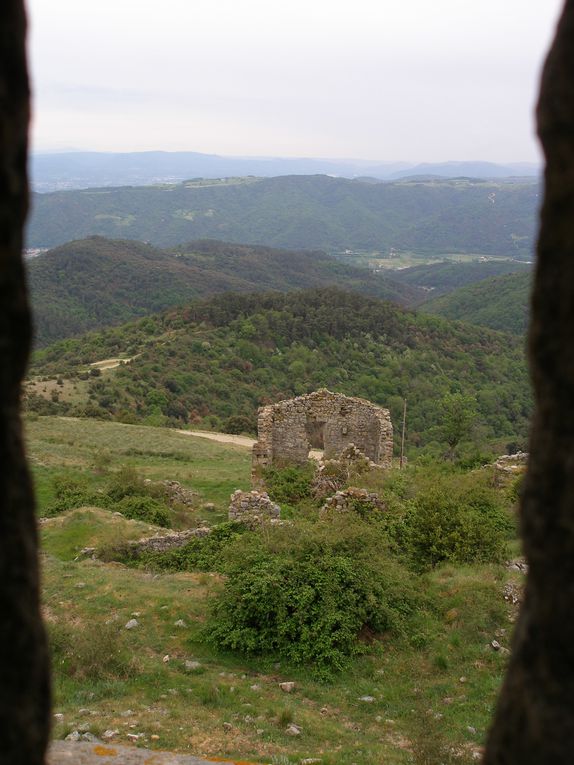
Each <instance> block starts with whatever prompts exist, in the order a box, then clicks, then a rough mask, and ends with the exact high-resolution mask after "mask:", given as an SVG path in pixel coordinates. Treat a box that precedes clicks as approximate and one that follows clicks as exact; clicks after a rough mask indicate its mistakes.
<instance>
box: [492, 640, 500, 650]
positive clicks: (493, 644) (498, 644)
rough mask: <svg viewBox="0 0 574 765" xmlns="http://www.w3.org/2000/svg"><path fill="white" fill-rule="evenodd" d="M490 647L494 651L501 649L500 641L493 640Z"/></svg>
mask: <svg viewBox="0 0 574 765" xmlns="http://www.w3.org/2000/svg"><path fill="white" fill-rule="evenodd" d="M490 647H491V648H492V649H493V651H500V643H499V642H498V640H491V642H490Z"/></svg>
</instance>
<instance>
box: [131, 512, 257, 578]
mask: <svg viewBox="0 0 574 765" xmlns="http://www.w3.org/2000/svg"><path fill="white" fill-rule="evenodd" d="M247 530H248V528H247V526H244V525H243V524H241V523H236V522H227V523H220V524H219V525H218V526H214V527H213V529H212V531H211V534H208V535H207V536H205V537H196V538H194V539H191V540H190V541H189V542H188V543H187V544H186V545H183V546H182V547H176V548H174V549H173V550H167V551H166V552H148V553H145V554H144V555H142V556H141V558H140V559H139V560H140V562H141V563H142V564H143V565H146V566H152V567H154V568H159V569H162V570H167V571H222V570H223V569H224V558H223V552H224V550H225V549H226V548H227V547H228V546H229V544H230V543H231V542H232V541H233V540H234V539H235V538H236V537H237V536H238V535H240V534H243V533H244V532H245V531H247Z"/></svg>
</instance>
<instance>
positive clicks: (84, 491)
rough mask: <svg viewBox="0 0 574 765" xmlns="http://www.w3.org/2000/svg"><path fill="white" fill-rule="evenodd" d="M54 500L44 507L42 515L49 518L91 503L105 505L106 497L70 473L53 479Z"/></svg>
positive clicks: (106, 502)
mask: <svg viewBox="0 0 574 765" xmlns="http://www.w3.org/2000/svg"><path fill="white" fill-rule="evenodd" d="M52 483H53V487H54V497H55V499H54V501H53V502H52V503H51V504H49V505H48V507H46V508H45V510H44V512H43V516H44V517H46V518H51V517H53V516H55V515H59V514H60V513H65V512H66V511H67V510H74V509H75V508H76V507H83V506H87V505H92V506H96V507H107V506H108V501H107V497H106V496H105V495H103V494H100V493H95V492H93V491H90V490H89V489H88V487H87V482H86V481H85V480H82V479H81V478H78V477H75V476H70V475H58V476H55V477H54V479H53V481H52Z"/></svg>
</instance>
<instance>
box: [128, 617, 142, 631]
mask: <svg viewBox="0 0 574 765" xmlns="http://www.w3.org/2000/svg"><path fill="white" fill-rule="evenodd" d="M139 626H140V623H139V622H138V620H137V619H130V620H129V622H128V623H127V624H126V626H125V628H126V629H127V630H134V629H135V628H136V627H139Z"/></svg>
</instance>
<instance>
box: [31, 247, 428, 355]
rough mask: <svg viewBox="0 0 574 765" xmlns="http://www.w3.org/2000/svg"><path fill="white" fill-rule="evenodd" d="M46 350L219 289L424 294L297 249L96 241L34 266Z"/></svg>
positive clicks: (54, 253) (408, 299)
mask: <svg viewBox="0 0 574 765" xmlns="http://www.w3.org/2000/svg"><path fill="white" fill-rule="evenodd" d="M28 270H29V280H30V285H31V292H32V302H33V308H34V315H35V325H36V341H37V344H38V345H39V346H42V345H46V344H47V343H48V342H53V341H54V340H58V339H60V338H64V337H68V336H70V335H77V334H81V333H82V332H86V331H88V330H91V329H98V328H101V327H105V326H109V325H113V324H120V323H122V322H126V321H128V320H129V319H132V318H136V317H139V316H145V315H147V314H150V313H154V312H157V311H160V310H162V309H164V308H168V307H169V306H173V305H178V304H182V303H186V302H189V301H190V300H192V299H193V298H195V297H201V296H205V295H210V294H215V293H219V292H228V291H231V290H232V291H235V292H253V291H262V290H270V289H274V290H280V291H287V290H291V289H302V288H309V287H322V286H328V285H338V286H340V287H345V288H347V289H353V290H356V291H358V292H361V293H364V294H367V295H372V296H375V297H384V298H387V299H389V300H394V301H395V302H398V303H401V304H408V303H412V302H416V301H417V299H418V296H419V292H418V291H417V289H416V288H413V287H411V286H410V285H403V284H399V283H396V282H394V281H393V280H392V278H391V277H389V276H387V275H386V274H377V275H375V276H374V277H373V276H372V275H371V274H369V273H368V272H367V271H365V270H362V269H358V268H353V267H352V266H347V265H344V264H343V263H340V262H339V261H337V260H336V259H335V258H333V257H331V256H330V255H326V254H325V253H324V252H319V251H312V252H310V251H306V252H297V251H290V250H278V249H271V248H269V247H257V246H246V245H236V244H227V243H225V242H214V241H203V242H201V241H200V242H192V243H190V244H188V245H180V246H179V247H177V248H175V249H174V250H172V251H169V252H167V251H163V250H159V249H157V248H154V247H152V246H150V245H148V244H143V243H142V242H135V241H130V240H119V241H118V240H109V239H104V238H102V237H92V238H89V239H84V240H80V241H75V242H69V243H67V244H65V245H62V246H61V247H57V248H55V249H53V250H51V251H50V252H47V253H45V254H43V255H40V256H39V257H37V258H33V259H32V260H30V261H28Z"/></svg>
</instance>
